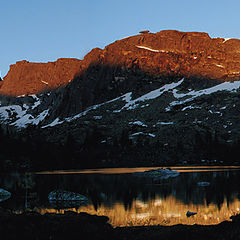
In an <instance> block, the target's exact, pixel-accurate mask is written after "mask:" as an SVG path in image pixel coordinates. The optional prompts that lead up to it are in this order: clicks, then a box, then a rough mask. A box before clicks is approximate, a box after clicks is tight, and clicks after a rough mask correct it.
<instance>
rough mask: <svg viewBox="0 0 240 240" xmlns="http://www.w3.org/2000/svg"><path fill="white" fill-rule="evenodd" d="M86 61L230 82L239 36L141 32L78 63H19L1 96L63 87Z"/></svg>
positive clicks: (239, 57) (238, 61)
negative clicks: (228, 37)
mask: <svg viewBox="0 0 240 240" xmlns="http://www.w3.org/2000/svg"><path fill="white" fill-rule="evenodd" d="M90 64H104V65H109V66H116V65H117V66H122V67H125V68H137V69H141V70H143V71H146V72H148V73H151V74H156V75H173V76H174V75H178V76H183V77H204V78H209V79H218V80H223V81H231V80H236V79H239V77H240V40H238V39H230V40H227V39H223V38H210V37H209V36H208V34H207V33H198V32H179V31H172V30H169V31H161V32H158V33H155V34H154V33H144V34H140V35H136V36H132V37H128V38H125V39H122V40H118V41H116V42H114V43H112V44H110V45H108V46H107V47H106V48H105V49H103V50H101V49H99V48H95V49H93V50H92V51H91V52H90V53H88V54H87V55H86V56H85V58H84V59H83V60H82V61H80V60H77V59H59V60H57V61H56V62H50V63H29V62H26V61H21V62H17V63H16V64H15V65H12V66H11V67H10V71H9V72H8V74H7V76H6V77H5V78H4V82H3V84H2V87H1V89H0V94H6V95H12V96H18V95H22V94H33V93H39V92H42V91H44V90H49V89H54V88H58V87H60V86H65V85H66V84H68V82H69V81H71V80H72V79H73V78H74V76H75V75H76V74H81V73H84V70H86V69H87V68H88V66H89V65H90Z"/></svg>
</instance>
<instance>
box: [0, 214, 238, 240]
mask: <svg viewBox="0 0 240 240" xmlns="http://www.w3.org/2000/svg"><path fill="white" fill-rule="evenodd" d="M232 220H233V221H232V222H223V223H220V224H218V225H214V226H200V225H194V226H186V225H175V226H151V227H150V226H149V227H121V228H113V227H112V226H111V225H110V224H108V223H107V221H108V218H107V217H99V216H93V215H89V214H86V213H80V214H77V213H73V212H66V213H65V214H63V215H57V214H45V215H40V214H38V213H35V212H26V213H22V214H18V215H16V214H12V213H10V212H7V211H3V210H1V212H0V236H1V239H2V240H5V239H6V240H7V239H25V240H26V239H31V240H35V239H38V240H40V239H94V240H98V239H104V240H106V239H112V240H113V239H114V240H115V239H116V240H118V239H131V240H134V239H139V240H141V239H159V240H161V239H167V240H171V239H191V240H192V239H194V240H198V239H204V240H206V239H211V240H214V239H217V240H220V239H222V240H224V239H228V240H229V239H240V216H235V217H232Z"/></svg>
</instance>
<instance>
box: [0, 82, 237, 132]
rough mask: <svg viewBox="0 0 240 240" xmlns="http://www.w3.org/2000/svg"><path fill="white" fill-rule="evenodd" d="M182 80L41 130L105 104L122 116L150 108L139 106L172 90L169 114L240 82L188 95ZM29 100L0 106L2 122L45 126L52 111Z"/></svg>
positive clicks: (124, 98)
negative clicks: (180, 106)
mask: <svg viewBox="0 0 240 240" xmlns="http://www.w3.org/2000/svg"><path fill="white" fill-rule="evenodd" d="M183 81H184V79H181V80H180V81H178V82H173V83H170V84H165V85H164V86H162V87H160V88H158V89H156V90H153V91H151V92H149V93H147V94H144V95H143V96H141V97H138V98H136V99H132V92H129V93H126V94H124V95H122V96H120V97H117V98H114V99H112V100H110V101H107V102H104V103H100V104H96V105H93V106H90V107H88V108H87V109H86V110H85V111H83V112H80V113H78V114H76V115H74V116H71V117H67V118H64V119H59V118H56V119H55V120H54V121H52V122H51V123H49V124H46V125H44V126H42V128H46V127H53V126H56V125H59V124H62V123H63V122H72V121H74V120H75V119H79V118H81V117H83V116H85V115H87V114H88V113H89V112H91V111H93V110H96V109H98V108H100V107H102V106H104V105H106V104H110V103H113V102H118V103H119V104H122V107H120V108H119V107H118V108H115V110H113V112H114V113H119V112H122V111H129V110H133V109H136V108H137V107H143V106H144V107H145V106H149V104H151V102H148V103H147V104H145V105H140V104H142V103H143V102H146V101H149V100H153V99H156V98H158V97H160V96H161V95H162V94H163V93H165V92H168V91H171V93H172V96H173V97H174V98H175V100H174V101H172V102H170V103H169V106H168V107H167V108H166V109H165V110H166V111H169V110H170V109H171V107H173V106H176V105H181V104H185V103H188V102H191V101H193V100H194V99H196V98H198V97H200V96H203V95H209V94H212V93H215V92H219V91H229V92H236V90H237V89H239V88H240V81H234V82H223V83H221V84H218V85H216V86H213V87H210V88H207V89H202V90H198V91H195V90H190V89H189V90H188V92H186V93H179V91H178V89H177V87H179V86H180V85H181V84H182V83H183ZM30 97H32V98H33V100H34V101H33V102H32V103H28V104H23V105H22V106H21V105H16V104H15V105H9V106H2V107H1V105H0V122H4V123H8V124H9V125H11V126H15V127H17V128H26V127H27V126H28V125H30V124H32V125H38V124H40V123H44V120H45V119H46V117H47V116H48V115H49V114H50V112H49V109H45V110H42V111H39V110H38V108H39V106H41V100H40V99H39V98H38V97H37V96H36V95H30ZM119 104H117V106H119ZM193 108H196V107H193V106H188V107H186V106H185V108H183V111H184V110H186V109H193ZM32 110H33V111H32ZM130 124H139V125H140V122H132V123H130ZM141 124H142V126H143V125H144V124H143V123H141ZM159 124H161V123H159ZM162 124H164V123H162ZM168 124H170V123H168ZM171 124H172V123H171Z"/></svg>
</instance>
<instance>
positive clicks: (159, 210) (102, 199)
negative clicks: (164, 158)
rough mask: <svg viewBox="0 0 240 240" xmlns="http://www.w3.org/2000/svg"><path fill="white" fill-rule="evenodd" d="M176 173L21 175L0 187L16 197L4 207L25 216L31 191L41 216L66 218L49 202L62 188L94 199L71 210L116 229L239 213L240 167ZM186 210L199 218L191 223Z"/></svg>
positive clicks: (211, 220)
mask: <svg viewBox="0 0 240 240" xmlns="http://www.w3.org/2000/svg"><path fill="white" fill-rule="evenodd" d="M173 169H174V170H179V171H180V172H181V173H180V175H179V176H177V177H176V178H171V179H160V180H155V179H150V178H138V177H135V176H134V175H133V174H132V172H134V171H139V168H138V169H104V170H103V169H101V170H99V171H96V170H94V173H93V174H86V172H85V173H83V172H82V173H79V172H77V173H76V172H75V173H73V172H71V173H70V172H68V174H65V173H62V174H60V173H59V172H54V174H43V173H42V174H32V175H27V178H26V175H20V174H15V175H5V176H0V187H3V188H4V189H6V190H8V191H9V192H11V193H12V197H11V198H10V199H8V200H7V201H5V202H2V203H0V206H1V207H4V208H8V209H11V210H13V211H15V212H19V211H22V210H23V209H24V208H25V206H24V201H25V200H24V199H25V193H26V186H27V190H28V191H27V198H28V208H31V209H33V210H35V211H38V212H40V213H42V214H43V213H45V212H57V213H63V212H64V211H65V210H66V209H65V210H63V209H54V208H53V206H51V204H50V203H49V201H48V194H49V193H50V192H51V191H53V190H56V189H63V190H66V191H71V192H76V193H80V194H82V195H84V196H86V197H87V198H88V199H89V200H90V203H89V204H88V205H85V206H80V205H77V206H76V207H75V208H73V209H71V210H74V211H77V212H88V213H90V214H98V215H105V216H108V217H109V218H110V223H111V224H112V225H113V226H126V225H127V226H131V225H149V224H151V225H157V224H161V225H173V224H178V223H182V224H194V223H198V224H217V223H219V222H222V221H224V220H229V217H230V216H232V215H234V214H236V213H240V212H239V211H240V201H239V197H240V187H239V184H238V183H239V180H240V171H238V170H239V168H238V167H224V168H220V167H213V168H207V167H198V168H193V167H182V168H177V169H176V168H173ZM141 170H142V171H144V168H141ZM145 170H149V168H148V169H145ZM91 171H92V170H91ZM96 172H97V173H96ZM100 173H101V174H100ZM103 173H105V174H103ZM116 173H118V174H116ZM120 173H121V174H120ZM26 182H27V184H26ZM199 183H209V184H205V185H204V184H199ZM187 211H191V212H197V214H196V215H194V216H191V217H189V218H188V217H187V216H186V213H187Z"/></svg>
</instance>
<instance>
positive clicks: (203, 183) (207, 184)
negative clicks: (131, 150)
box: [197, 182, 210, 187]
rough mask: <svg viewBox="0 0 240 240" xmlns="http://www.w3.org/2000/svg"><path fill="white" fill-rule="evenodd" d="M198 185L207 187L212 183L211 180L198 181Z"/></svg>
mask: <svg viewBox="0 0 240 240" xmlns="http://www.w3.org/2000/svg"><path fill="white" fill-rule="evenodd" d="M197 185H198V186H199V187H207V186H209V185H210V182H198V183H197Z"/></svg>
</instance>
